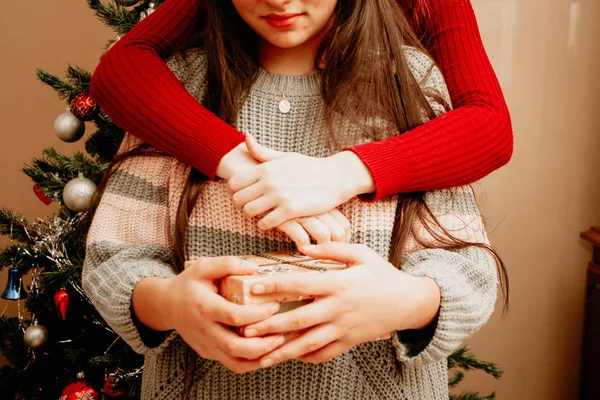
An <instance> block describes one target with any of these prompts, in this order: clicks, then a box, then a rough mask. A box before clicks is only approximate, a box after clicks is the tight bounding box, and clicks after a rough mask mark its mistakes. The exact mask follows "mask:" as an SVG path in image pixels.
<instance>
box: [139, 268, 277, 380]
mask: <svg viewBox="0 0 600 400" xmlns="http://www.w3.org/2000/svg"><path fill="white" fill-rule="evenodd" d="M255 271H256V266H255V265H253V264H251V263H248V262H244V261H243V260H241V259H239V258H237V257H214V258H213V257H207V258H202V259H200V260H197V261H190V262H187V263H186V267H185V270H184V271H183V272H182V273H181V274H179V275H177V276H176V277H173V278H170V279H166V280H165V279H162V281H166V284H165V285H164V286H163V289H162V291H161V292H160V294H156V293H155V296H158V297H160V298H161V300H160V303H161V304H162V307H161V308H160V312H159V314H160V316H161V318H162V319H163V321H165V323H166V325H167V326H169V327H170V329H175V330H176V331H177V332H178V333H179V334H180V336H181V337H182V339H183V340H184V341H185V342H186V343H187V344H188V345H189V346H190V347H192V349H194V350H195V351H196V352H197V353H198V354H199V355H200V356H201V357H202V358H205V359H210V360H216V361H219V362H220V363H221V364H223V365H224V366H225V367H227V368H229V369H230V370H232V371H234V372H236V373H244V372H248V371H252V370H255V369H258V368H260V365H259V363H258V361H256V359H257V358H259V357H260V356H262V355H264V354H266V353H268V352H269V351H272V350H273V349H275V348H276V347H278V346H280V345H281V344H282V343H283V341H284V340H285V339H284V337H283V335H281V334H276V335H268V336H265V337H261V338H252V339H248V338H244V337H241V336H240V335H238V334H237V333H235V332H233V331H232V330H231V329H229V326H233V327H241V326H244V325H247V324H249V323H255V322H258V321H261V320H264V319H265V318H268V317H270V316H272V315H273V314H274V313H276V312H277V311H278V310H279V305H278V304H277V303H271V304H263V305H237V304H234V303H232V302H229V301H228V300H226V299H225V298H223V297H221V296H220V295H219V294H218V287H217V284H216V281H217V279H220V278H223V277H226V276H228V275H245V274H252V273H254V272H255ZM146 279H147V278H146ZM136 290H137V288H136ZM134 296H135V290H134ZM134 310H135V303H134ZM136 311H137V310H136ZM142 322H144V321H142ZM250 360H255V361H250Z"/></svg>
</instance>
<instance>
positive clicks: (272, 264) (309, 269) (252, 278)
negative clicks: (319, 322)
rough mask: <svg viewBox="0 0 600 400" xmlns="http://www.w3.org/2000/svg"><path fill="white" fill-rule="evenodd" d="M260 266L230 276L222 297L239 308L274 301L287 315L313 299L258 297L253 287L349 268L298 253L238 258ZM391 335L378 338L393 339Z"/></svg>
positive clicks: (221, 290)
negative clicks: (291, 276) (288, 277)
mask: <svg viewBox="0 0 600 400" xmlns="http://www.w3.org/2000/svg"><path fill="white" fill-rule="evenodd" d="M238 257H240V258H242V259H244V260H247V261H250V262H252V263H254V264H257V265H258V269H257V271H256V272H255V273H254V274H253V275H230V276H228V277H226V278H225V279H222V280H221V282H220V287H219V293H220V294H221V296H223V297H225V298H226V299H227V300H229V301H232V302H234V303H236V304H264V303H269V302H273V301H277V302H279V303H281V307H280V309H279V312H280V313H281V312H286V311H290V310H293V309H294V308H297V307H300V306H302V305H304V304H307V303H309V302H310V301H312V298H313V297H312V296H308V297H302V296H300V297H298V296H295V295H291V294H285V293H274V294H268V295H254V294H252V293H251V292H250V289H251V288H252V285H254V284H255V283H258V282H260V281H263V280H266V279H269V278H272V277H275V276H285V275H289V274H309V273H313V274H314V273H324V272H327V271H330V270H333V271H335V270H341V269H344V268H346V267H347V265H346V264H344V263H340V262H337V261H332V260H322V259H314V258H310V257H308V256H306V255H304V254H302V253H299V252H297V251H278V252H273V253H261V254H252V255H245V256H238ZM389 338H391V335H390V334H387V335H384V336H383V337H380V338H377V340H382V339H389Z"/></svg>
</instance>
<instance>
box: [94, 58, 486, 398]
mask: <svg viewBox="0 0 600 400" xmlns="http://www.w3.org/2000/svg"><path fill="white" fill-rule="evenodd" d="M407 57H408V60H409V65H410V67H411V69H412V71H413V73H414V74H415V76H416V78H417V81H419V82H422V86H423V87H427V88H428V89H434V90H436V91H437V92H438V93H440V94H442V95H443V96H446V97H447V90H446V88H445V83H444V80H443V78H442V75H441V73H440V71H439V70H437V69H436V68H433V70H432V61H431V60H430V59H429V58H428V57H427V56H425V55H423V54H422V53H420V52H417V51H415V50H412V49H407ZM168 66H169V67H170V69H171V70H172V71H173V73H174V74H175V75H176V76H177V77H178V79H180V80H181V82H182V83H183V85H184V86H185V88H186V89H187V90H188V91H189V93H190V94H191V95H192V96H194V97H195V98H196V99H201V98H202V96H203V94H204V91H205V87H206V81H205V73H206V59H205V56H204V54H203V52H202V51H201V50H199V49H191V50H188V51H186V52H183V53H179V54H177V55H175V56H174V57H173V58H172V59H171V60H170V61H169V62H168ZM319 90H320V78H319V75H317V74H315V75H307V76H302V77H296V76H283V75H275V74H272V73H269V72H267V71H266V70H264V69H263V70H261V71H260V72H259V75H258V78H257V79H256V81H255V83H254V85H253V87H252V89H251V92H250V94H249V96H248V98H247V99H246V101H245V103H244V105H243V107H242V109H241V111H240V113H239V117H238V121H237V128H238V129H239V130H240V131H242V132H244V133H247V134H252V135H253V136H254V137H255V138H256V139H257V140H258V141H259V142H260V143H261V144H263V145H265V146H268V147H270V148H273V149H276V150H281V151H294V152H299V153H302V154H306V155H309V156H313V157H326V156H328V155H330V154H332V150H330V149H329V146H328V145H327V144H328V141H327V138H328V130H327V128H326V125H325V114H324V105H323V101H322V99H321V96H320V91H319ZM282 93H286V97H287V98H288V100H289V101H290V103H291V110H290V112H289V113H287V114H283V113H281V112H279V110H278V107H277V106H278V103H279V101H280V100H281V97H282ZM430 101H432V106H433V107H434V109H435V110H436V111H437V112H442V111H443V107H442V106H441V105H439V104H436V103H433V100H432V99H430ZM339 123H342V124H345V125H344V126H343V127H342V129H341V130H340V131H341V132H344V133H345V134H346V135H345V139H344V140H347V143H342V144H343V145H354V144H357V143H366V142H368V141H369V139H368V138H366V137H364V136H363V133H362V131H361V130H360V129H358V128H357V127H355V126H354V125H352V124H351V123H350V122H343V121H340V122H339ZM136 143H139V140H138V139H136V138H133V137H127V138H126V141H125V142H124V144H123V146H122V147H123V149H125V148H128V147H130V146H133V145H135V144H136ZM189 171H190V167H187V166H186V165H184V164H182V163H180V162H179V161H177V160H176V159H174V158H172V157H169V156H161V157H149V156H136V157H132V158H129V159H127V160H126V161H125V162H124V163H123V164H122V165H121V166H119V168H118V170H117V171H116V173H115V174H114V175H113V176H112V177H111V179H110V180H109V182H108V185H107V187H106V191H105V193H104V195H103V198H102V200H101V203H100V205H99V207H98V209H97V211H96V215H95V218H94V222H93V224H92V227H91V230H90V232H89V236H88V245H87V256H86V261H85V265H84V271H83V286H84V289H85V291H86V292H87V293H88V295H89V296H90V298H91V299H92V301H93V302H94V305H95V306H96V307H97V309H98V310H99V312H100V314H101V315H102V316H103V318H104V319H105V320H106V321H107V322H108V324H109V325H110V326H111V327H112V328H113V329H114V330H115V331H116V332H117V333H118V334H119V335H121V336H122V338H123V339H124V340H125V341H126V342H127V343H129V344H130V345H131V346H132V347H133V349H134V350H135V351H137V352H140V353H142V354H144V355H145V365H144V374H143V382H142V399H144V400H145V399H161V400H163V399H164V400H167V399H168V400H171V399H177V398H181V395H182V392H183V389H184V384H183V378H184V368H185V366H186V354H187V351H188V346H187V344H186V343H185V342H183V340H182V339H181V338H180V337H179V336H178V335H177V333H176V332H164V333H158V332H151V335H149V334H148V331H149V330H148V328H147V327H141V326H140V325H139V323H137V322H135V319H134V318H133V315H132V311H131V296H132V293H133V290H134V288H135V286H136V284H137V283H138V282H140V281H141V280H142V279H144V278H145V277H150V276H158V277H163V278H170V277H173V276H175V274H176V273H175V271H174V270H173V267H172V252H171V250H170V249H171V246H172V234H173V228H174V224H175V222H174V220H175V215H176V210H177V207H178V204H179V199H180V197H181V193H182V189H183V186H184V183H185V180H186V178H187V176H188V174H189ZM397 201H398V199H397V197H396V196H392V197H387V198H385V199H382V200H379V201H377V202H372V203H367V202H363V201H360V200H357V199H353V200H351V201H349V202H347V203H345V204H343V205H342V206H340V207H339V209H340V211H341V212H342V213H343V214H344V215H346V216H347V217H348V219H349V220H350V222H351V224H352V241H353V242H356V243H364V244H366V245H367V246H369V247H371V248H372V249H374V250H375V251H377V252H378V253H379V254H380V255H381V256H382V257H384V258H386V259H387V258H388V256H389V253H390V244H391V237H392V230H393V226H394V217H395V212H396V207H397ZM426 201H427V204H428V205H429V207H430V208H431V209H432V211H433V212H434V213H435V215H436V216H437V217H438V219H439V220H440V222H441V223H442V224H443V225H444V227H445V228H447V229H449V230H451V231H452V233H453V234H454V235H455V236H458V237H460V238H462V239H465V240H470V241H476V242H483V243H486V242H487V236H486V234H485V231H484V228H483V222H482V219H481V216H480V214H479V211H478V209H477V205H476V202H475V199H474V196H473V193H472V191H471V190H470V188H468V187H462V188H457V189H453V190H443V191H435V192H429V193H427V195H426ZM256 222H257V221H256V220H252V219H248V218H247V217H245V216H244V215H243V214H242V212H241V211H240V210H237V209H235V207H234V206H233V204H232V202H231V200H230V197H229V195H228V193H227V190H226V183H225V182H222V181H216V182H213V181H209V182H208V183H207V184H206V185H205V186H204V187H203V189H202V193H201V196H200V198H199V200H198V202H197V203H196V206H195V208H194V210H193V212H192V215H191V217H190V221H189V226H188V230H187V242H186V244H187V251H188V256H189V257H190V258H191V259H194V258H198V257H202V256H222V255H242V254H249V253H256V252H268V251H276V250H283V249H290V248H292V247H293V243H292V242H291V241H290V239H289V238H287V237H286V236H285V235H284V234H283V233H281V232H279V231H277V230H269V231H261V230H259V229H258V228H257V227H256ZM401 268H402V269H403V270H404V271H406V272H407V273H410V274H413V275H419V276H429V277H431V278H433V279H435V280H436V282H437V283H438V285H439V287H440V290H441V293H442V301H441V308H440V313H439V318H438V321H437V325H436V326H435V327H433V328H434V329H427V330H423V331H422V332H416V334H415V332H410V334H407V332H394V333H393V335H392V339H389V340H382V341H377V342H367V343H363V344H361V345H358V346H355V347H354V348H352V349H350V350H349V351H347V352H345V353H344V354H342V355H341V356H339V357H337V358H335V359H334V360H332V361H329V362H326V363H321V364H316V365H314V364H305V363H302V362H299V361H294V360H293V361H287V362H284V363H282V364H280V365H276V366H273V367H271V368H267V369H262V370H259V371H255V372H252V373H248V374H243V375H236V374H234V373H232V372H231V371H229V370H228V369H227V368H225V367H224V366H222V365H221V364H219V363H218V362H215V361H212V360H205V359H202V358H200V359H199V360H198V362H197V364H196V365H195V374H194V385H193V391H192V393H193V394H194V396H195V398H196V399H213V400H214V399H244V400H247V399H258V400H274V399H331V400H333V399H390V400H391V399H402V400H415V399H423V400H425V399H427V400H447V398H448V388H447V380H448V377H447V362H446V358H447V357H448V355H449V354H451V352H452V351H454V350H455V349H456V348H457V347H458V346H459V345H460V344H461V342H462V341H463V340H464V339H466V338H467V337H469V336H470V335H471V334H472V333H474V332H475V331H477V330H478V329H479V328H480V327H481V326H482V325H483V324H484V323H485V322H486V320H487V319H488V317H489V315H490V314H491V313H492V311H493V309H494V303H495V299H496V286H497V275H496V266H495V262H494V260H493V258H492V257H491V256H490V254H489V253H487V252H486V251H484V250H482V249H480V248H477V247H468V248H464V249H461V250H456V251H447V250H441V249H424V248H421V247H419V246H418V245H417V244H416V243H415V242H414V241H411V243H410V244H409V253H408V254H407V256H406V257H405V259H404V261H403V263H402V265H401ZM328 273H335V272H328ZM392 318H393V316H392ZM366 323H367V322H366ZM156 336H158V337H159V338H160V340H159V341H158V342H157V341H156V340H150V337H153V338H155V337H156ZM189 367H190V366H188V368H189Z"/></svg>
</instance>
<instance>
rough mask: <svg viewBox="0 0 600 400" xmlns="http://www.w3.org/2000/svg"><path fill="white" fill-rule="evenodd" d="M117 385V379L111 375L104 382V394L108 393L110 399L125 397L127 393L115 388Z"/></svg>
mask: <svg viewBox="0 0 600 400" xmlns="http://www.w3.org/2000/svg"><path fill="white" fill-rule="evenodd" d="M116 383H117V378H116V377H115V376H114V375H109V376H107V377H106V380H105V381H104V393H106V395H107V396H108V397H113V398H115V397H120V396H122V395H123V393H125V391H124V390H123V389H116V388H115V385H116Z"/></svg>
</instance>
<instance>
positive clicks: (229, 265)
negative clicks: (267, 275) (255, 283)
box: [186, 256, 258, 281]
mask: <svg viewBox="0 0 600 400" xmlns="http://www.w3.org/2000/svg"><path fill="white" fill-rule="evenodd" d="M192 268H193V270H194V271H193V272H194V274H195V275H196V277H197V278H199V279H205V280H209V281H214V280H217V279H221V278H225V277H226V276H229V275H252V274H253V273H255V272H256V269H257V268H258V266H257V265H256V264H254V263H251V262H248V261H245V260H243V259H241V258H239V257H234V256H225V257H202V258H200V259H199V260H196V261H191V262H189V263H187V264H186V270H187V269H192Z"/></svg>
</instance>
